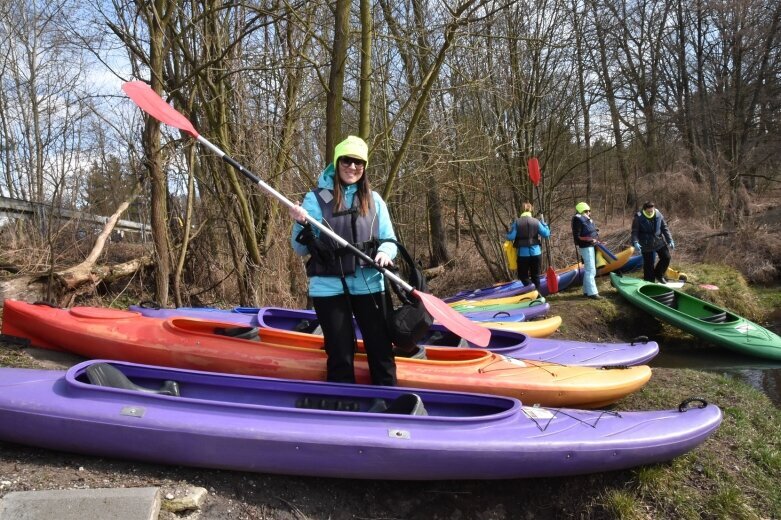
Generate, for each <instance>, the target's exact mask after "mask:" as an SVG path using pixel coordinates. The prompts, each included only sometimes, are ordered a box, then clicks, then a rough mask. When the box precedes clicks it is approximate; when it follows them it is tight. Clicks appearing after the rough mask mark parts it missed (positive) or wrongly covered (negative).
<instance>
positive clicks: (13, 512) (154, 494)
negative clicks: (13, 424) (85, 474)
mask: <svg viewBox="0 0 781 520" xmlns="http://www.w3.org/2000/svg"><path fill="white" fill-rule="evenodd" d="M160 500H161V499H160V489H159V488H156V487H146V488H116V489H55V490H50V491H15V492H12V493H8V494H7V495H5V496H4V497H3V498H2V499H0V520H84V519H85V518H121V519H122V520H156V519H157V517H158V515H159V514H160Z"/></svg>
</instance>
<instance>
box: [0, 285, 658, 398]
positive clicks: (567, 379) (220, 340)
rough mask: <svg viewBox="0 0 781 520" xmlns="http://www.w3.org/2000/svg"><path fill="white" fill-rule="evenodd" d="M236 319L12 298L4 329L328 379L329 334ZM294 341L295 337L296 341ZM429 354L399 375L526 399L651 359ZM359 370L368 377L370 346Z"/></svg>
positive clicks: (625, 385)
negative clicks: (586, 362) (252, 331)
mask: <svg viewBox="0 0 781 520" xmlns="http://www.w3.org/2000/svg"><path fill="white" fill-rule="evenodd" d="M235 328H236V324H234V323H225V322H220V321H212V320H204V319H197V318H184V317H182V318H176V317H175V318H167V319H164V320H161V319H156V318H147V317H144V316H141V315H140V314H139V313H136V312H130V311H122V310H117V309H105V308H96V307H74V308H72V309H69V310H66V309H59V308H53V307H49V306H45V305H32V304H28V303H24V302H19V301H15V300H6V301H5V309H4V311H3V327H2V332H3V333H4V334H8V335H12V336H19V337H22V338H27V339H29V340H30V342H31V343H32V345H34V346H37V347H42V348H50V349H59V350H65V351H68V352H72V353H74V354H78V355H81V356H84V357H88V358H102V359H114V360H123V361H131V362H134V363H144V364H151V365H162V366H169V367H178V368H188V369H195V370H207V371H211V372H225V373H235V374H250V375H259V376H267V377H277V378H284V379H305V380H313V381H324V380H325V375H326V370H325V361H326V354H325V351H324V350H322V345H323V338H322V337H319V336H314V335H304V334H301V335H299V336H298V337H296V338H295V340H294V341H292V340H291V334H290V333H289V332H287V331H280V330H275V329H260V330H259V331H258V332H259V336H260V337H259V341H255V340H249V339H240V338H235V337H229V336H225V335H221V333H224V332H225V329H235ZM291 342H292V343H291ZM426 356H427V359H410V358H397V359H396V363H397V378H398V385H399V386H405V387H417V388H430V389H438V390H453V391H462V392H479V393H489V394H495V395H503V396H508V397H515V398H518V399H520V400H522V401H523V402H525V403H527V404H541V405H544V406H568V407H578V408H597V407H601V406H605V405H607V404H610V403H612V402H614V401H617V400H618V399H621V398H622V397H624V396H625V395H627V394H629V393H632V392H634V391H636V390H639V389H640V388H641V387H642V386H643V385H644V384H645V383H646V382H647V381H648V379H649V378H650V377H651V369H650V368H649V367H647V366H635V367H629V368H623V367H621V368H607V369H605V368H592V367H581V366H566V365H558V364H555V363H545V362H538V361H522V360H517V359H512V358H507V357H505V356H502V355H500V354H495V353H493V352H490V351H484V350H478V349H468V348H464V349H458V348H435V347H429V348H426ZM355 376H356V379H357V381H358V382H359V383H369V382H370V379H369V368H368V364H367V362H366V356H365V354H362V353H360V352H359V353H357V354H356V360H355Z"/></svg>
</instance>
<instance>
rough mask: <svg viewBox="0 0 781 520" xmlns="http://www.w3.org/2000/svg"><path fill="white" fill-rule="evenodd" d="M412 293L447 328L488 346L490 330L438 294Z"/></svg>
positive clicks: (482, 345) (478, 344) (481, 345)
mask: <svg viewBox="0 0 781 520" xmlns="http://www.w3.org/2000/svg"><path fill="white" fill-rule="evenodd" d="M412 294H414V295H415V296H417V297H418V298H419V299H420V301H421V303H423V306H424V307H425V308H426V310H427V311H428V313H429V314H431V317H432V318H434V319H435V320H437V321H438V322H439V323H441V324H442V326H443V327H445V328H446V329H447V330H449V331H450V332H452V333H453V334H455V335H457V336H461V337H462V338H464V339H465V340H467V341H468V342H470V343H474V344H475V345H477V346H480V347H487V346H488V342H489V341H491V331H490V330H488V329H487V328H485V327H483V326H482V325H478V324H477V323H475V322H473V321H470V320H469V319H468V318H465V317H464V316H463V315H461V314H460V313H458V312H456V311H454V310H453V309H452V308H451V307H450V305H448V304H447V303H445V302H443V301H442V300H440V299H439V298H437V297H436V296H433V295H431V294H427V293H424V292H420V291H412Z"/></svg>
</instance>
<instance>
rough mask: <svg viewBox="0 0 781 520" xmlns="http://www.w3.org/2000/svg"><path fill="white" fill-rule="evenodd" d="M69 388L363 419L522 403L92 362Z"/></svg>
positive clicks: (495, 410) (474, 412) (482, 415)
mask: <svg viewBox="0 0 781 520" xmlns="http://www.w3.org/2000/svg"><path fill="white" fill-rule="evenodd" d="M66 380H67V382H68V384H69V385H70V386H71V387H73V388H75V389H77V390H79V391H87V392H102V393H105V394H107V395H114V396H118V395H121V396H123V397H120V400H121V401H123V402H127V400H128V396H133V397H131V399H133V398H135V399H162V400H166V401H167V402H168V403H173V401H171V400H174V401H177V400H178V401H181V402H182V403H187V402H193V401H196V402H198V403H199V404H201V405H203V404H209V405H214V406H219V407H221V408H226V409H230V408H255V407H264V408H274V409H278V410H285V411H286V412H291V413H292V412H296V411H298V412H302V413H363V414H371V415H374V414H396V415H409V416H428V417H432V418H439V419H449V420H450V419H452V420H470V419H472V420H481V421H484V420H486V419H491V420H496V419H501V418H504V417H508V416H511V415H513V414H516V413H517V412H518V410H519V409H520V406H521V404H520V402H519V401H517V400H515V399H511V398H505V397H497V396H489V395H476V394H467V395H465V394H454V393H450V392H439V391H429V390H419V389H416V390H414V391H410V389H405V388H395V387H374V386H365V385H350V384H334V383H316V382H307V381H294V380H283V379H272V378H264V377H252V376H241V375H227V374H218V373H212V372H197V371H191V370H180V369H172V368H166V367H155V366H146V365H137V364H133V363H124V362H117V361H110V362H107V361H102V360H90V361H86V362H84V363H81V364H79V365H76V366H74V367H72V368H71V369H70V370H68V372H67V374H66Z"/></svg>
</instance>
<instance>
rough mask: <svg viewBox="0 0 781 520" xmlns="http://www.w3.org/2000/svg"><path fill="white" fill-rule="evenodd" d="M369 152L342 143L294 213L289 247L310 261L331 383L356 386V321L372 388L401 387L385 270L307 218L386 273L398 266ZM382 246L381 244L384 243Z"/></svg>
mask: <svg viewBox="0 0 781 520" xmlns="http://www.w3.org/2000/svg"><path fill="white" fill-rule="evenodd" d="M368 156H369V153H368V146H367V145H366V142H364V140H363V139H361V138H359V137H356V136H352V135H351V136H349V137H348V138H347V139H345V140H344V141H342V142H341V143H339V144H338V145H336V148H335V149H334V162H333V163H331V164H329V165H328V166H327V167H326V169H325V170H323V172H322V173H321V174H320V178H319V179H318V187H317V188H316V189H314V190H312V191H310V192H309V193H307V194H306V196H305V197H304V203H303V204H302V205H296V206H294V207H292V208H290V216H291V217H292V218H294V219H295V221H296V223H295V224H294V225H293V231H292V236H291V244H292V246H293V250H294V251H295V252H296V254H298V255H300V256H306V255H309V260H308V261H307V264H306V273H307V276H308V277H309V296H310V297H311V298H312V303H313V305H314V308H315V312H316V314H317V319H318V321H319V322H320V326H321V327H322V329H323V336H324V339H325V351H326V353H327V354H328V362H327V379H328V381H332V382H338V383H355V371H354V358H355V332H354V328H353V315H354V316H355V319H356V321H357V322H358V326H359V327H360V329H361V335H362V336H363V341H364V347H365V349H366V355H367V357H368V362H369V372H370V375H371V382H372V384H375V385H386V386H394V385H395V384H396V362H395V359H394V355H393V345H392V343H391V339H390V337H389V334H388V330H387V327H386V323H385V298H384V294H383V290H384V281H383V276H382V273H381V272H380V271H378V270H377V269H375V268H374V266H372V265H370V264H365V263H364V261H363V260H361V259H360V258H358V257H357V256H356V255H355V254H353V253H350V252H349V250H348V249H346V248H344V247H341V246H339V244H338V243H337V242H336V241H335V240H333V239H332V238H330V237H329V236H327V235H325V233H322V234H321V233H320V231H319V230H318V229H317V228H315V227H313V226H312V225H311V224H309V223H308V222H307V220H306V217H307V215H309V216H310V217H312V218H314V219H316V220H317V221H319V222H321V223H323V224H325V225H326V226H328V227H329V228H330V229H332V230H333V231H334V232H335V233H336V234H337V235H339V236H340V237H342V238H343V239H344V240H346V241H347V242H349V243H351V244H353V245H354V246H355V247H357V248H358V249H360V250H362V251H364V253H366V254H367V255H368V256H370V257H371V258H373V259H374V261H375V262H376V263H377V265H379V266H380V267H387V266H390V265H392V259H393V258H394V257H395V256H396V252H397V248H396V245H395V244H394V243H392V242H383V243H379V242H378V239H380V240H382V239H395V238H396V235H395V233H394V231H393V225H392V223H391V220H390V214H389V212H388V207H387V206H386V204H385V201H383V200H382V197H380V195H379V194H378V193H377V192H375V191H372V189H371V186H370V185H369V179H368V178H367V177H366V176H367V174H366V171H365V170H366V165H367V162H368ZM378 244H379V245H378Z"/></svg>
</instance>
